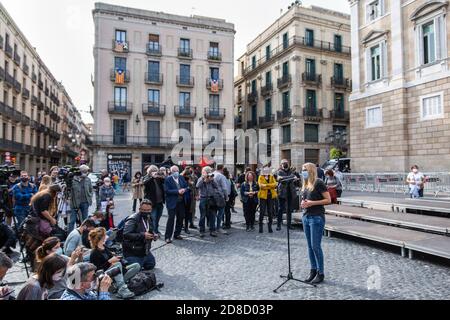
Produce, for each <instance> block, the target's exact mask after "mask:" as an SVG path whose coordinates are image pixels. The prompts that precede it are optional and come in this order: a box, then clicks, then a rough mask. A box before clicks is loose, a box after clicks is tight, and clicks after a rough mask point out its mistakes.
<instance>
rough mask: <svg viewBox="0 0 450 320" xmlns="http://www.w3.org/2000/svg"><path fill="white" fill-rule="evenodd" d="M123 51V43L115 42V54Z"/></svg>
mask: <svg viewBox="0 0 450 320" xmlns="http://www.w3.org/2000/svg"><path fill="white" fill-rule="evenodd" d="M123 49H124V45H123V42H122V41H117V40H116V49H115V50H116V51H117V52H123Z"/></svg>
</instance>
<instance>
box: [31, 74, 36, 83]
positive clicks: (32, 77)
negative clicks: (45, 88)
mask: <svg viewBox="0 0 450 320" xmlns="http://www.w3.org/2000/svg"><path fill="white" fill-rule="evenodd" d="M31 81H33V82H34V83H36V81H37V75H36V73H34V72H33V73H32V74H31Z"/></svg>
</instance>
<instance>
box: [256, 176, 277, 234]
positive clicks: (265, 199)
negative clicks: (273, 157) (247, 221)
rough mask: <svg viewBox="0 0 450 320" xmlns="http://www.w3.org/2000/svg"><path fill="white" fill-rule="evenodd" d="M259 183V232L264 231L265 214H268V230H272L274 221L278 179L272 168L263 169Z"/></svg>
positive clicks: (270, 231)
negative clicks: (272, 172)
mask: <svg viewBox="0 0 450 320" xmlns="http://www.w3.org/2000/svg"><path fill="white" fill-rule="evenodd" d="M258 185H259V192H258V198H259V233H263V221H264V215H265V214H267V219H268V220H269V222H268V231H269V233H273V231H272V222H273V209H274V201H275V199H276V198H277V190H276V189H277V185H278V184H277V181H276V180H275V178H274V177H273V175H272V174H271V171H270V168H269V167H265V168H263V169H262V172H261V175H260V176H259V178H258Z"/></svg>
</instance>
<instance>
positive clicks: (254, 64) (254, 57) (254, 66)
mask: <svg viewBox="0 0 450 320" xmlns="http://www.w3.org/2000/svg"><path fill="white" fill-rule="evenodd" d="M255 68H256V56H253V57H252V69H255Z"/></svg>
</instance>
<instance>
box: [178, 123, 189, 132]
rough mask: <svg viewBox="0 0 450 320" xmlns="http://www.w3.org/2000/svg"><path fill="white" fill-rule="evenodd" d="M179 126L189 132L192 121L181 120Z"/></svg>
mask: <svg viewBox="0 0 450 320" xmlns="http://www.w3.org/2000/svg"><path fill="white" fill-rule="evenodd" d="M178 128H179V129H184V130H186V131H187V132H189V133H190V132H191V123H190V122H179V123H178Z"/></svg>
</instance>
